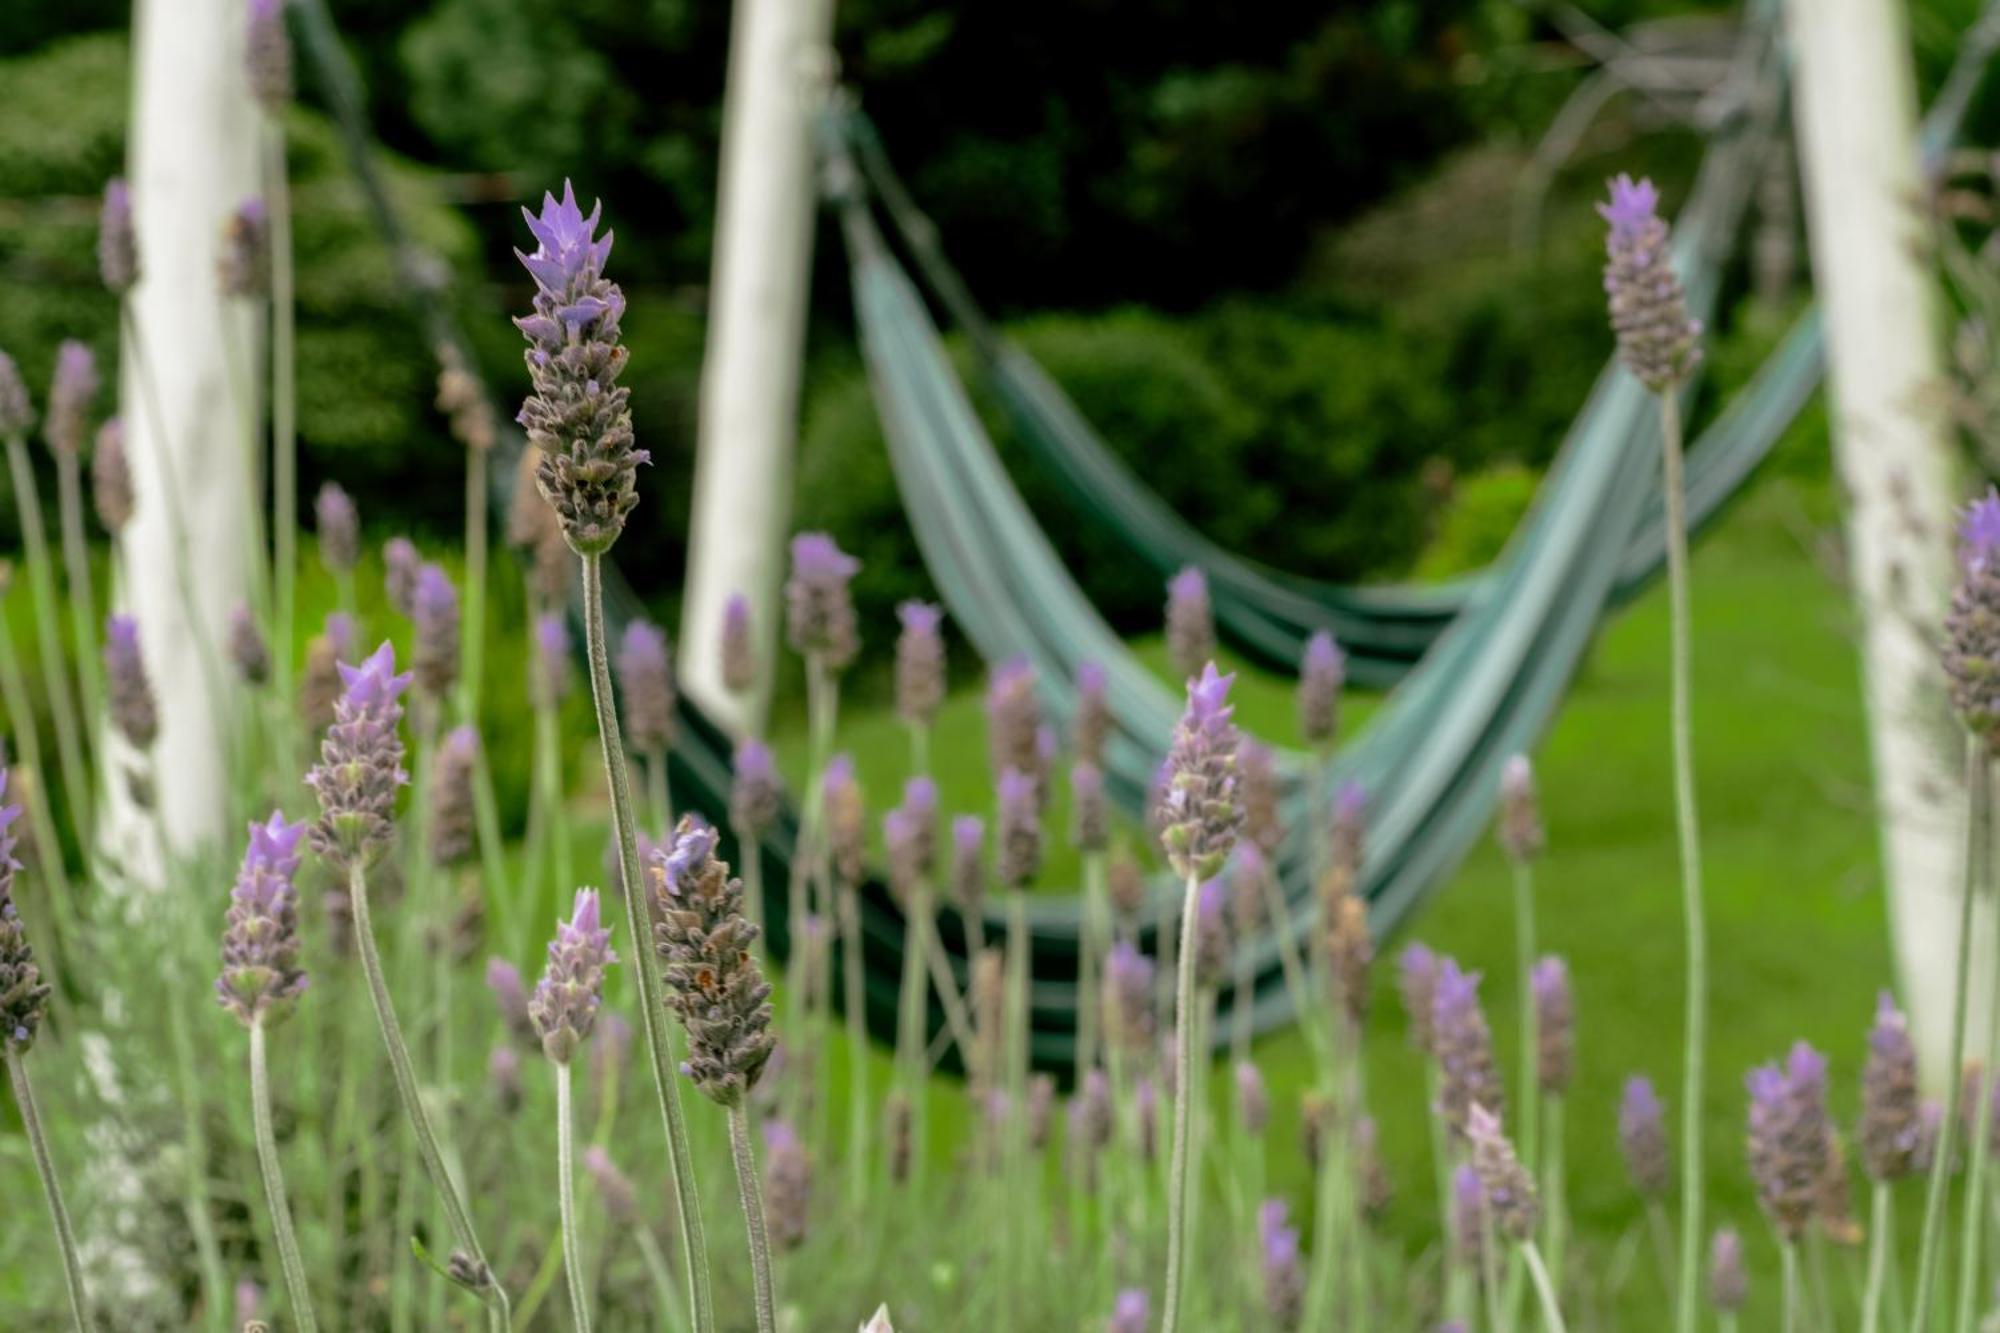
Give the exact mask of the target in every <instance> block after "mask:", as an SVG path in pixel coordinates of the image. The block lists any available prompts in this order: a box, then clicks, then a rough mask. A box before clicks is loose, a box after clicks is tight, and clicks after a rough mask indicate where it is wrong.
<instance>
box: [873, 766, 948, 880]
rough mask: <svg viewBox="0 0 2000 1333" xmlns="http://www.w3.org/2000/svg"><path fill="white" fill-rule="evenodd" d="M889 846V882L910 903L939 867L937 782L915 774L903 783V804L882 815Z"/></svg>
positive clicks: (884, 833)
mask: <svg viewBox="0 0 2000 1333" xmlns="http://www.w3.org/2000/svg"><path fill="white" fill-rule="evenodd" d="M882 837H883V841H884V842H885V843H886V844H887V845H888V848H889V882H890V885H891V887H893V888H894V889H895V890H896V892H897V894H898V896H899V897H900V898H901V899H902V900H903V901H904V902H905V903H909V902H911V901H913V900H914V896H915V894H916V892H917V890H918V888H919V887H920V886H923V885H928V884H929V883H930V882H931V876H932V875H933V874H934V873H935V871H936V868H937V784H936V783H935V782H933V781H931V780H930V779H929V778H927V777H914V778H911V779H910V780H909V781H908V782H906V783H905V784H903V803H902V804H901V805H899V806H897V807H896V808H895V809H894V810H891V811H890V812H889V813H888V814H886V815H884V816H883V817H882Z"/></svg>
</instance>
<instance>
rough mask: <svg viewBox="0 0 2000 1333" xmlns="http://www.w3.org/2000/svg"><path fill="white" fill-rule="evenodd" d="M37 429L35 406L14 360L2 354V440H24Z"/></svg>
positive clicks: (0, 383) (0, 367) (0, 399)
mask: <svg viewBox="0 0 2000 1333" xmlns="http://www.w3.org/2000/svg"><path fill="white" fill-rule="evenodd" d="M34 428H35V405H34V404H33V403H31V402H29V401H28V386H27V384H26V383H24V382H23V381H22V379H21V368H20V367H19V366H17V365H15V364H14V358H13V357H11V356H8V355H7V354H6V353H5V352H0V440H16V439H23V438H25V437H26V436H27V434H28V432H29V431H31V430H33V429H34Z"/></svg>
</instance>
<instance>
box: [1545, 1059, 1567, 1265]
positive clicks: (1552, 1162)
mask: <svg viewBox="0 0 2000 1333" xmlns="http://www.w3.org/2000/svg"><path fill="white" fill-rule="evenodd" d="M1542 1114H1543V1118H1544V1120H1545V1121H1546V1124H1545V1126H1544V1128H1545V1131H1546V1134H1545V1137H1544V1139H1543V1141H1542V1202H1543V1205H1544V1209H1545V1211H1544V1214H1543V1218H1542V1222H1543V1228H1544V1229H1543V1244H1544V1245H1545V1246H1546V1247H1547V1258H1548V1265H1549V1276H1550V1278H1551V1279H1552V1280H1553V1281H1554V1282H1555V1284H1556V1288H1557V1289H1558V1290H1560V1289H1561V1288H1562V1272H1563V1245H1564V1243H1565V1242H1566V1241H1567V1240H1568V1236H1567V1235H1566V1234H1565V1233H1566V1232H1567V1231H1568V1229H1569V1182H1568V1180H1567V1178H1566V1177H1565V1175H1564V1172H1563V1099H1562V1097H1561V1095H1560V1094H1554V1095H1551V1096H1550V1097H1549V1099H1548V1100H1547V1101H1545V1102H1543V1103H1542Z"/></svg>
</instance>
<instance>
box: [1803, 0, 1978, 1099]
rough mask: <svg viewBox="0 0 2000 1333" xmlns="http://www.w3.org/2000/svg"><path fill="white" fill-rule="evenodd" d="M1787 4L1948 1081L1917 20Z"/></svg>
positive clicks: (1880, 725) (1873, 692)
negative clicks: (1914, 47) (1914, 41)
mask: <svg viewBox="0 0 2000 1333" xmlns="http://www.w3.org/2000/svg"><path fill="white" fill-rule="evenodd" d="M1786 17H1787V20H1788V24H1789V27H1790V31H1791V38H1792V49H1793V52H1794V56H1795V59H1796V67H1795V73H1794V85H1793V87H1794V93H1793V111H1794V121H1795V123H1796V125H1797V131H1798V137H1799V142H1800V147H1801V155H1802V163H1801V165H1802V168H1803V172H1804V176H1805V185H1806V190H1805V200H1806V208H1807V222H1808V224H1809V225H1808V230H1809V235H1810V242H1811V253H1812V267H1813V282H1814V286H1815V288H1816V289H1817V291H1818V293H1819V298H1820V301H1821V302H1822V306H1823V309H1824V310H1825V312H1826V326H1827V356H1828V362H1829V365H1828V370H1829V386H1830V389H1831V405H1832V414H1831V415H1832V427H1833V447H1834V458H1835V462H1836V464H1837V466H1838V470H1839V475H1840V480H1841V485H1842V489H1843V490H1844V492H1845V495H1846V502H1847V508H1846V527H1847V546H1848V555H1849V561H1850V566H1851V578H1852V583H1853V590H1854V598H1855V609H1856V613H1857V621H1858V628H1859V630H1860V633H1861V637H1862V671H1863V685H1864V690H1865V695H1866V701H1867V709H1868V735H1869V744H1870V749H1871V751H1872V755H1873V760H1874V769H1875V803H1876V815H1877V818H1878V819H1879V821H1880V825H1881V841H1882V856H1883V863H1884V870H1885V882H1886V885H1887V890H1888V901H1889V920H1890V925H1891V929H1892V931H1893V933H1894V937H1895V947H1896V958H1897V963H1898V967H1899V970H1900V972H1901V975H1902V981H1903V993H1904V996H1905V999H1906V1002H1907V1004H1908V1006H1909V1010H1910V1015H1911V1022H1912V1025H1913V1027H1914V1029H1915V1033H1916V1037H1917V1043H1918V1049H1919V1051H1920V1052H1921V1053H1922V1055H1923V1060H1924V1067H1925V1075H1926V1079H1927V1080H1928V1081H1931V1082H1933V1083H1935V1082H1936V1081H1937V1080H1940V1079H1942V1078H1943V1077H1944V1076H1945V1073H1946V1070H1945V1064H1946V1061H1947V1058H1948V1053H1947V1052H1946V1051H1945V1049H1944V1047H1945V1044H1946V1042H1947V1041H1948V1039H1949V1038H1948V1033H1947V1029H1948V1027H1949V1025H1950V1020H1951V1002H1952V976H1951V971H1952V968H1951V962H1950V960H1951V958H1952V956H1953V948H1954V945H1955V942H1956V941H1955V931H1956V922H1957V916H1958V901H1959V898H1958V895H1959V892H1960V889H1959V882H1960V876H1961V867H1962V861H1963V855H1964V853H1963V847H1962V843H1963V828H1964V822H1965V788H1964V782H1963V779H1962V777H1961V775H1960V772H1959V763H1960V755H1961V749H1960V747H1961V744H1962V742H1961V740H1960V739H1959V735H1960V733H1959V729H1958V727H1957V726H1956V724H1955V723H1954V722H1953V721H1952V719H1951V716H1950V711H1949V707H1948V705H1947V703H1946V700H1945V695H1944V682H1943V678H1942V675H1941V673H1940V669H1939V666H1938V658H1937V652H1936V648H1935V646H1934V640H1935V635H1936V633H1937V631H1938V627H1939V626H1940V625H1941V624H1942V622H1943V619H1944V611H1945V605H1946V602H1947V599H1948V595H1949V587H1950V583H1951V578H1952V518H1953V512H1954V507H1955V503H1956V499H1957V496H1958V484H1957V478H1956V468H1955V462H1954V458H1953V451H1952V448H1951V443H1950V436H1949V432H1948V427H1947V423H1946V421H1945V417H1944V410H1943V409H1944V403H1943V396H1942V394H1941V393H1940V392H1939V388H1940V385H1941V384H1942V382H1943V377H1944V362H1943V356H1942V349H1941V347H1940V345H1939V326H1938V323H1937V309H1936V304H1935V299H1936V294H1935V288H1934V286H1933V279H1932V275H1931V274H1930V273H1929V271H1928V269H1927V267H1926V265H1925V262H1924V260H1923V258H1922V254H1923V253H1924V249H1925V247H1924V245H1923V235H1922V223H1921V219H1920V218H1919V216H1918V212H1917V207H1918V205H1917V202H1916V201H1917V199H1918V197H1919V192H1918V178H1917V139H1916V96H1915V92H1914V88H1913V83H1912V72H1911V61H1910V45H1909V33H1908V31H1907V29H1906V27H1905V21H1904V12H1903V9H1902V8H1901V7H1900V6H1899V5H1897V4H1896V3H1895V0H1787V9H1786ZM1991 936H1992V931H1991V930H1990V929H1988V928H1986V927H1985V926H1984V925H1982V926H1981V927H1980V928H1979V929H1978V930H1977V933H1976V935H1975V937H1974V939H1975V949H1974V954H1973V962H1974V967H1975V978H1986V977H1991V976H1992V974H1993V957H1992V953H1991V950H1990V949H1989V948H1986V947H1984V946H1985V942H1986V941H1988V940H1990V939H1991ZM1988 993H1990V985H1989V983H1987V982H1985V981H1981V980H1976V981H1975V984H1974V986H1973V1013H1974V1016H1975V1017H1974V1022H1973V1025H1972V1028H1971V1029H1970V1030H1969V1032H1968V1037H1969V1038H1970V1040H1971V1043H1972V1044H1971V1046H1970V1049H1973V1050H1983V1049H1985V1037H1984V1035H1983V1032H1984V1028H1985V1024H1984V1022H1983V1021H1981V1019H1982V1017H1983V1015H1984V1014H1985V1013H1986V1012H1987V1010H1988V1008H1989V1006H1988V1004H1987V1003H1986V1001H1985V998H1984V997H1985V995H1986V994H1988ZM1863 1017H1865V1015H1863V1016H1857V1018H1856V1019H1855V1021H1856V1022H1860V1021H1861V1020H1862V1018H1863ZM1974 1034H1979V1035H1974Z"/></svg>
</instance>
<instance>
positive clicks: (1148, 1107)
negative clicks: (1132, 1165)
mask: <svg viewBox="0 0 2000 1333" xmlns="http://www.w3.org/2000/svg"><path fill="white" fill-rule="evenodd" d="M1168 1068H1170V1069H1171V1068H1172V1066H1171V1065H1169V1066H1168ZM1132 1118H1133V1120H1134V1121H1136V1122H1137V1126H1136V1130H1135V1132H1136V1134H1137V1136H1138V1139H1139V1160H1140V1161H1142V1162H1151V1161H1154V1160H1155V1159H1157V1158H1158V1157H1159V1155H1160V1093H1159V1089H1158V1088H1156V1087H1155V1086H1154V1085H1153V1080H1152V1079H1150V1078H1148V1077H1147V1076H1146V1075H1144V1074H1141V1075H1140V1076H1139V1077H1138V1078H1136V1079H1134V1080H1133V1082H1132Z"/></svg>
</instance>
